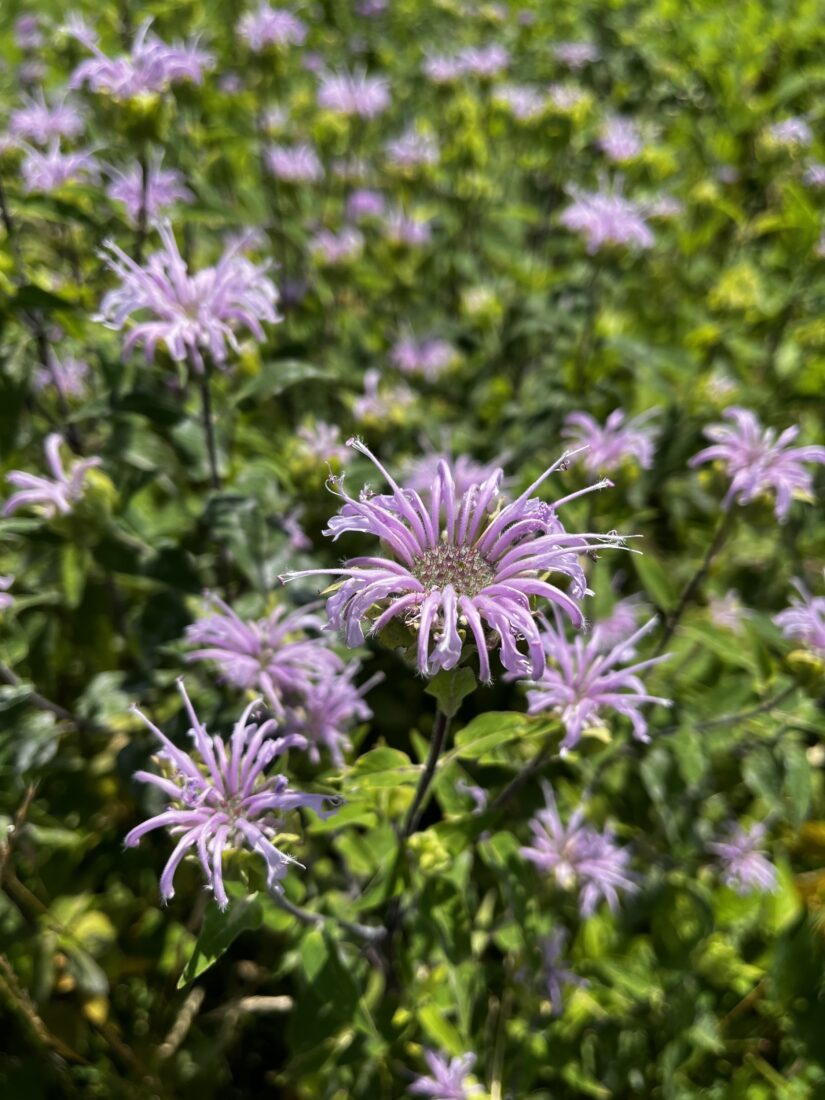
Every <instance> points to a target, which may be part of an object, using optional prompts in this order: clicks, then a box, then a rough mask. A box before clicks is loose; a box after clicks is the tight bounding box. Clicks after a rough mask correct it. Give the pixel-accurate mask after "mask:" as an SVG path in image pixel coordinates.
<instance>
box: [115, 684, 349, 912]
mask: <svg viewBox="0 0 825 1100" xmlns="http://www.w3.org/2000/svg"><path fill="white" fill-rule="evenodd" d="M178 688H179V690H180V693H181V695H182V696H183V701H184V705H185V707H186V711H187V714H188V716H189V721H190V722H191V728H190V730H189V736H190V737H191V738H192V741H193V742H194V746H195V752H193V753H187V752H184V751H183V749H179V748H178V747H177V746H176V745H174V744H173V743H172V741H170V740H169V738H168V737H167V736H166V734H165V733H163V731H162V730H160V729H158V727H157V726H156V725H155V724H154V723H153V722H151V721H150V720H149V719H148V718H147V717H146V715H145V714H143V713H142V712H141V711H140V710H138V708H137V707H136V706H133V707H132V709H133V710H134V712H135V713H136V714H137V715H138V717H139V718H140V719H141V720H142V721H143V722H144V724H145V725H146V726H148V728H149V729H150V730H151V731H152V733H153V734H154V735H155V737H157V739H158V741H160V743H161V746H162V749H161V752H160V754H159V755H160V756H161V758H162V759H163V760H164V761H165V762H166V763H167V764H168V765H169V774H167V775H155V774H154V773H153V772H145V771H138V772H135V778H136V779H139V780H140V781H141V782H142V783H150V784H152V785H153V786H155V787H158V788H159V789H160V790H161V791H162V792H163V793H164V794H165V795H166V796H167V797H168V799H169V807H168V808H167V809H165V810H164V811H163V812H162V813H159V814H156V815H155V816H154V817H150V818H149V819H148V820H147V821H144V822H143V823H142V824H141V825H138V826H137V827H136V828H134V829H132V830H131V832H129V833H128V834H127V836H126V839H125V841H124V843H125V845H126V847H127V848H134V847H136V846H137V844H138V843H139V842H140V840H141V838H142V837H144V836H146V834H147V833H150V832H152V830H154V829H166V828H168V829H169V831H170V833H171V834H172V835H173V836H177V837H179V838H180V839H179V840H178V842H177V844H176V845H175V848H174V850H173V852H172V854H171V856H170V857H169V859H168V860H167V862H166V866H165V867H164V869H163V873H162V874H161V876H160V895H161V898H162V899H163V901H164V902H167V901H170V900H171V899H172V898H173V897H174V896H175V889H174V877H175V872H176V871H177V869H178V867H179V865H180V863H181V861H182V860H183V858H184V856H185V855H186V854H187V853H188V852H190V851H192V852H193V854H195V855H197V857H198V859H199V861H200V864H201V868H202V869H203V873H204V877H205V879H206V885H207V888H208V889H209V890H211V891H212V895H213V897H214V898H215V901H216V902H217V904H218V906H219V908H221V909H226V907H227V906H228V905H229V897H228V895H227V893H226V887H225V885H224V879H223V855H224V852H227V851H232V850H237V849H240V848H249V849H250V850H251V851H253V852H258V853H259V854H260V855H261V856H262V857H263V859H264V862H265V864H266V880H267V886H268V888H269V889H270V890H272V891H274V892H278V893H280V892H281V890H282V889H283V888H282V886H281V879H283V878H284V876H285V875H286V873H287V869H288V867H289V865H290V864H291V863H292V864H294V865H295V866H297V867H301V866H303V864H300V863H298V861H297V860H296V859H294V858H293V857H292V856H288V855H286V854H285V853H284V852H282V851H281V850H280V849H279V848H276V847H275V845H274V844H273V840H274V839H275V838H276V837H277V835H278V833H279V832H280V831H281V828H280V826H281V820H282V817H283V815H284V814H287V813H289V812H291V811H292V810H296V809H298V808H300V807H303V806H306V807H309V808H310V809H312V810H314V812H315V813H317V814H318V815H319V816H320V817H329V815H330V813H334V812H335V808H334V807H333V808H332V809H331V810H326V809H325V808H324V802H325V798H324V796H323V795H320V794H304V793H302V792H301V791H296V790H293V789H292V788H291V787H290V786H289V785H288V781H287V778H286V776H285V775H274V776H270V777H268V778H267V777H266V776H265V771H266V769H267V768H268V767H269V765H270V764H271V763H272V761H273V760H275V758H276V757H278V756H280V755H282V754H283V753H284V752H286V751H287V750H288V749H291V748H304V747H305V742H304V739H303V738H302V737H299V736H298V735H297V734H289V735H287V736H286V737H278V738H274V737H273V736H272V734H274V733H275V731H276V724H275V722H274V721H271V720H270V721H267V722H263V723H261V724H260V725H256V724H254V723H250V717H251V715H252V712H253V710H254V709H255V708H256V707H257V706H258V700H254V701H253V702H251V703H250V704H249V705H248V706H247V707H246V709H245V710H244V712H243V714H242V715H241V717H240V718H239V719H238V721H237V722H236V724H235V727H234V729H233V731H232V736H231V738H230V739H229V742H228V743H227V742H225V741H224V740H223V738H221V737H219V736H217V735H212V736H210V735H209V734H208V733H207V732H206V727H205V726H204V725H203V724H202V723H201V722H200V720H199V719H198V716H197V714H196V713H195V710H194V707H193V706H192V703H191V702H190V700H189V696H188V695H187V693H186V688H185V687H184V686H183V681H182V680H178Z"/></svg>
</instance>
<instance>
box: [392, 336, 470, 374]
mask: <svg viewBox="0 0 825 1100" xmlns="http://www.w3.org/2000/svg"><path fill="white" fill-rule="evenodd" d="M455 355H456V351H455V348H454V347H453V345H452V344H451V343H450V342H449V341H448V340H439V339H438V338H437V337H434V336H428V337H425V338H424V339H418V338H417V337H416V336H415V334H414V333H413V332H411V331H408V332H407V333H405V334H404V336H402V337H401V339H400V340H397V341H396V343H395V344H394V345H393V348H392V351H391V352H390V359H391V360H392V363H393V366H395V367H397V368H398V370H400V371H401V372H402V373H403V374H409V375H420V376H421V377H422V378H426V379H427V381H428V382H434V381H435V380H436V379H437V378H439V377H440V376H441V375H442V374H443V373H444V371H445V370H446V369H447V367H449V365H450V364H451V363H452V362H453V360H454V359H455Z"/></svg>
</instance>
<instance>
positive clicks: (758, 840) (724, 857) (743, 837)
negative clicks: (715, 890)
mask: <svg viewBox="0 0 825 1100" xmlns="http://www.w3.org/2000/svg"><path fill="white" fill-rule="evenodd" d="M765 831H766V830H765V826H764V825H751V827H750V829H743V828H742V826H741V825H734V826H732V827H731V828H730V830H729V832H728V834H727V836H726V837H725V839H724V840H721V841H715V842H714V843H712V844H708V851H710V852H712V853H713V854H714V855H715V856H716V857H717V858H718V860H719V863H720V866H721V871H722V881H723V882H724V883H725V884H726V885H728V886H730V887H731V888H732V889H734V890H735V891H736V892H737V893H738V894H752V893H760V894H772V893H775V891H776V890H777V888H778V885H779V884H778V880H777V875H776V868H775V867H774V865H773V864H772V863H771V862H770V860H769V859H768V858H767V857H766V856H765V853H764V851H763V849H762V842H763V841H764V839H765Z"/></svg>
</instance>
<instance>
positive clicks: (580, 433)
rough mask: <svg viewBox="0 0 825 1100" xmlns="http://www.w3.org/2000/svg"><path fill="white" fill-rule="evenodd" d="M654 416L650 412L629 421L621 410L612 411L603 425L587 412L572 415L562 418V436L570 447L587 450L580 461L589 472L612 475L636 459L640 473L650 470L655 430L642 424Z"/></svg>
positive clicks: (651, 411)
mask: <svg viewBox="0 0 825 1100" xmlns="http://www.w3.org/2000/svg"><path fill="white" fill-rule="evenodd" d="M655 415H656V412H655V410H649V411H648V412H645V413H642V414H641V416H636V417H633V418H631V419H630V420H628V419H627V415H626V413H625V411H624V409H614V410H613V412H612V413H611V414H610V415H609V416H608V418H607V420H606V421H605V422H604V425H602V424H599V422H598V421H597V420H595V419H594V418H593V417H592V416H590V414H589V413H586V412H573V413H570V414H569V415H568V416H567V417H565V421H564V428H563V429H562V433H561V434H562V437H563V438H564V439H566V440H568V441H569V442H570V443H571V444H572V445H573V446H584V447H586V448H587V450H585V451H584V452H583V454H582V456H581V460H582V463H583V465H584V467H585V469H586V470H588V471H589V472H590V473H596V472H598V471H601V472H602V473H604V474H609V473H612V472H613V471H615V470H618V469H619V468H620V466H621V465H622V463H623V462H625V461H626V460H628V459H635V461H636V462H637V463H638V464H639V465H640V466H641V467H642V469H643V470H649V469H650V467H651V466H652V465H653V454H654V450H655V439H656V429H655V428H653V427H645V426H644V425H645V424H646V422H647V421H649V420H650V418H651V416H655Z"/></svg>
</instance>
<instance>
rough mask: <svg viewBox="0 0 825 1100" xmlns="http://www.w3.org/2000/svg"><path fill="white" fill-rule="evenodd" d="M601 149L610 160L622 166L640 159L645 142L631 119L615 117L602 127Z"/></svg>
mask: <svg viewBox="0 0 825 1100" xmlns="http://www.w3.org/2000/svg"><path fill="white" fill-rule="evenodd" d="M599 148H600V149H601V151H602V152H603V153H604V155H605V156H606V157H607V159H608V160H611V161H613V162H614V164H622V163H623V162H624V161H628V160H633V159H634V157H638V156H639V154H640V153H641V152H642V151H643V149H644V142H643V141H642V138H641V135H640V134H639V131H638V129H637V127H636V124H635V123H634V122H633V121H632V120H631V119H629V118H622V117H621V116H620V115H614V116H613V117H612V118H609V119H607V121H606V122H605V124H604V126H603V127H602V132H601V135H600V136H599Z"/></svg>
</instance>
